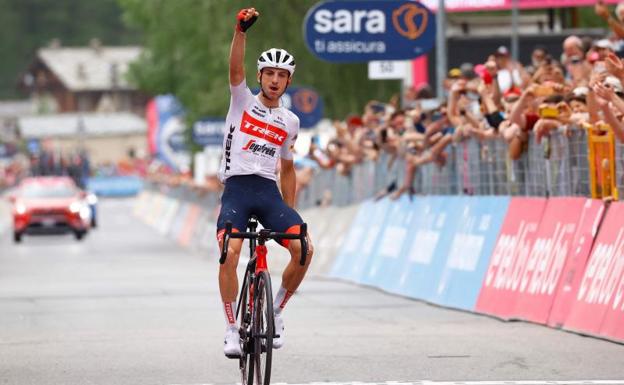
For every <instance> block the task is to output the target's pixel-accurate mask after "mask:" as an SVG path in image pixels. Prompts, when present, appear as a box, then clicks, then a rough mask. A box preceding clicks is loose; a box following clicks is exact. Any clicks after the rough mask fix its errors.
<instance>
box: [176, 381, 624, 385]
mask: <svg viewBox="0 0 624 385" xmlns="http://www.w3.org/2000/svg"><path fill="white" fill-rule="evenodd" d="M171 385H219V384H171ZM222 385H225V384H222ZM236 385H240V382H239V383H237V384H236ZM273 385H624V380H597V381H591V380H570V381H548V380H543V381H539V380H531V381H505V380H501V381H414V382H398V381H386V382H357V381H356V382H308V383H305V384H304V383H299V384H295V383H286V382H276V383H274V384H273Z"/></svg>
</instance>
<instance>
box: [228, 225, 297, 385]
mask: <svg viewBox="0 0 624 385" xmlns="http://www.w3.org/2000/svg"><path fill="white" fill-rule="evenodd" d="M257 228H258V219H257V218H256V217H255V216H252V217H251V218H250V219H249V221H248V222H247V230H248V231H247V232H240V233H239V232H232V223H231V222H226V224H225V234H224V236H223V245H222V246H223V248H222V249H221V250H222V252H221V258H220V259H219V263H220V264H224V263H225V260H226V258H227V250H228V244H229V241H230V239H234V238H238V239H249V256H250V257H249V262H248V263H247V267H246V269H245V277H244V278H243V285H242V286H241V291H240V295H239V297H238V306H237V307H236V319H237V320H238V322H239V325H240V329H239V333H240V343H241V351H242V354H241V357H240V358H239V368H240V371H241V383H242V385H253V384H256V385H269V384H270V382H271V359H272V355H273V338H276V337H279V335H275V323H274V318H273V292H272V289H271V276H270V274H269V270H268V266H267V259H266V256H267V248H266V246H265V243H266V241H268V240H271V239H274V240H276V241H280V240H283V239H298V240H300V241H301V259H300V260H299V263H300V264H301V266H305V263H306V257H307V250H308V244H307V239H306V233H307V225H306V224H305V223H304V224H302V225H301V226H300V228H299V234H289V233H277V232H273V231H271V230H270V229H262V230H259V231H256V230H257ZM254 379H255V382H254Z"/></svg>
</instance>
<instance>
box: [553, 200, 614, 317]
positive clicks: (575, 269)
mask: <svg viewBox="0 0 624 385" xmlns="http://www.w3.org/2000/svg"><path fill="white" fill-rule="evenodd" d="M604 211H605V206H604V203H603V202H602V201H600V200H597V199H587V200H585V203H584V205H583V211H582V213H581V218H580V220H579V224H578V227H577V229H576V234H575V235H574V240H573V241H572V244H571V247H570V248H569V250H568V258H567V261H566V264H565V267H564V269H563V274H562V275H561V281H560V282H559V287H558V289H557V294H556V296H555V301H554V303H553V307H552V309H551V311H550V316H549V318H548V325H549V326H552V327H561V326H563V323H564V321H565V319H566V318H567V317H568V314H569V313H570V309H571V308H572V304H573V303H574V300H575V298H576V289H577V288H578V286H579V284H580V282H581V279H582V278H583V272H584V271H585V265H586V264H587V259H588V258H589V253H590V252H591V248H592V245H593V244H594V238H596V235H597V234H598V226H599V225H600V220H601V219H602V216H603V214H604Z"/></svg>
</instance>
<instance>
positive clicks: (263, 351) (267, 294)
mask: <svg viewBox="0 0 624 385" xmlns="http://www.w3.org/2000/svg"><path fill="white" fill-rule="evenodd" d="M254 297H255V298H254V309H253V328H252V333H253V336H254V338H253V340H254V354H253V363H254V365H253V366H254V371H255V377H256V384H257V385H269V384H270V383H271V359H272V356H273V334H274V326H275V325H274V319H273V292H272V290H271V277H270V276H269V273H268V272H267V271H262V272H260V273H259V274H258V276H257V277H256V285H255V290H254Z"/></svg>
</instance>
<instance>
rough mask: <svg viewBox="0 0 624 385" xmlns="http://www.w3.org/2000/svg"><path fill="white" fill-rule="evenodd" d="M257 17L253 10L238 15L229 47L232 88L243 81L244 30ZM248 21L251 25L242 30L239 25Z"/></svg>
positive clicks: (249, 9)
mask: <svg viewBox="0 0 624 385" xmlns="http://www.w3.org/2000/svg"><path fill="white" fill-rule="evenodd" d="M259 15H260V14H259V13H258V11H256V9H255V8H246V9H242V10H241V11H240V12H239V13H238V16H237V22H236V28H235V29H234V37H233V38H232V46H231V47H230V85H232V86H237V85H239V84H240V83H241V82H242V81H243V80H244V79H245V30H246V28H249V27H250V26H251V24H253V21H251V19H254V18H257V17H258V16H259ZM254 20H255V19H254ZM250 21H251V24H250V25H249V26H245V27H244V28H245V30H244V29H243V27H241V25H242V24H244V23H247V22H250Z"/></svg>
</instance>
